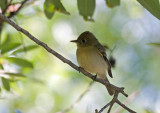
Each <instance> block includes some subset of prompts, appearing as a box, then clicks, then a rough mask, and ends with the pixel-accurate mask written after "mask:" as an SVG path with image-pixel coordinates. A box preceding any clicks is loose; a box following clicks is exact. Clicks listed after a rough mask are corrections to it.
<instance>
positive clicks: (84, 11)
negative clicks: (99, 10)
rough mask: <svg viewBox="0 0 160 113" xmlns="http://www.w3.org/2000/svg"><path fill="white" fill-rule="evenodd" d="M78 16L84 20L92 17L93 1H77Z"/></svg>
mask: <svg viewBox="0 0 160 113" xmlns="http://www.w3.org/2000/svg"><path fill="white" fill-rule="evenodd" d="M77 3H78V10H79V14H80V15H82V16H83V17H84V19H85V20H87V19H88V17H92V16H93V13H94V10H95V0H78V1H77Z"/></svg>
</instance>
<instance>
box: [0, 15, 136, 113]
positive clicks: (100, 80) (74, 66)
mask: <svg viewBox="0 0 160 113" xmlns="http://www.w3.org/2000/svg"><path fill="white" fill-rule="evenodd" d="M0 18H1V19H2V20H3V21H5V22H7V23H8V24H10V25H11V26H12V27H14V28H15V29H16V30H18V31H20V32H22V33H23V34H25V35H26V36H27V37H28V38H30V39H31V40H32V41H34V42H35V43H37V44H38V45H40V46H42V47H43V48H44V49H45V50H47V51H48V52H49V53H51V54H53V55H54V56H56V57H57V58H58V59H60V60H61V61H63V62H64V63H67V64H68V65H70V66H71V67H72V68H74V69H75V70H77V71H79V72H81V73H83V74H84V75H85V76H87V77H89V78H91V79H92V80H94V81H97V82H99V83H101V84H103V85H105V86H106V85H107V86H108V87H110V88H111V89H113V90H114V92H115V94H114V97H115V96H117V97H118V94H119V93H122V94H123V95H124V96H126V97H128V95H127V94H126V93H125V92H124V88H123V87H117V86H114V85H112V84H110V83H108V82H106V81H105V80H102V79H100V78H96V79H95V77H94V75H92V74H90V73H88V72H87V71H85V70H84V69H82V68H79V67H78V66H77V65H75V64H74V63H72V62H71V61H70V60H68V59H66V58H65V57H63V56H62V55H60V54H59V53H57V52H56V51H54V50H53V49H51V48H50V47H49V46H47V44H45V43H43V42H41V41H40V40H38V39H37V38H35V37H34V36H33V35H31V34H30V33H29V32H28V31H26V30H25V29H23V28H21V27H19V26H18V25H17V24H15V23H14V22H13V21H12V20H10V19H8V18H7V17H6V16H4V15H3V14H0ZM113 99H114V98H113ZM115 102H116V103H118V104H119V105H121V106H122V107H123V108H125V109H126V110H128V111H130V112H131V113H135V112H134V111H133V110H131V109H129V108H128V107H126V106H125V105H124V104H122V103H121V102H120V101H119V100H118V98H116V101H114V103H115Z"/></svg>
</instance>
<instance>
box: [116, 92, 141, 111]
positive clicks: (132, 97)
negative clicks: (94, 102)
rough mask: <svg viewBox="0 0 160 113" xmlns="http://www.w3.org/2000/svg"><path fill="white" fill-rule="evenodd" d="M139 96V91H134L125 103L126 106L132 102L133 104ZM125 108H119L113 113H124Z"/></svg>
mask: <svg viewBox="0 0 160 113" xmlns="http://www.w3.org/2000/svg"><path fill="white" fill-rule="evenodd" d="M138 94H139V91H134V92H133V93H132V94H131V95H130V96H129V97H128V98H127V99H126V100H125V101H124V102H123V104H124V105H128V104H129V103H130V102H132V101H133V100H134V99H135V98H136V96H137V95H138ZM122 110H124V109H123V107H121V106H119V107H118V108H117V109H116V110H114V111H113V113H121V112H122Z"/></svg>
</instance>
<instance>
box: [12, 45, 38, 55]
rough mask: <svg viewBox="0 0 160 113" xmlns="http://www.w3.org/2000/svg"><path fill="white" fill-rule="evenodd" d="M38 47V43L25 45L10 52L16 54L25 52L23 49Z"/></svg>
mask: <svg viewBox="0 0 160 113" xmlns="http://www.w3.org/2000/svg"><path fill="white" fill-rule="evenodd" d="M38 47H39V46H38V45H29V46H27V47H24V48H19V49H17V50H16V51H14V52H13V53H12V54H17V53H21V52H25V51H30V50H33V49H36V48H38Z"/></svg>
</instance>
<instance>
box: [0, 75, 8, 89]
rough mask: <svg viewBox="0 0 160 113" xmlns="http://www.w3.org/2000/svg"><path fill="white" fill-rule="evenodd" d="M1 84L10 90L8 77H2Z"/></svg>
mask: <svg viewBox="0 0 160 113" xmlns="http://www.w3.org/2000/svg"><path fill="white" fill-rule="evenodd" d="M1 79H2V84H3V87H4V88H5V89H6V90H7V91H10V84H9V83H10V82H9V80H8V79H6V78H4V77H2V78H1Z"/></svg>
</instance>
